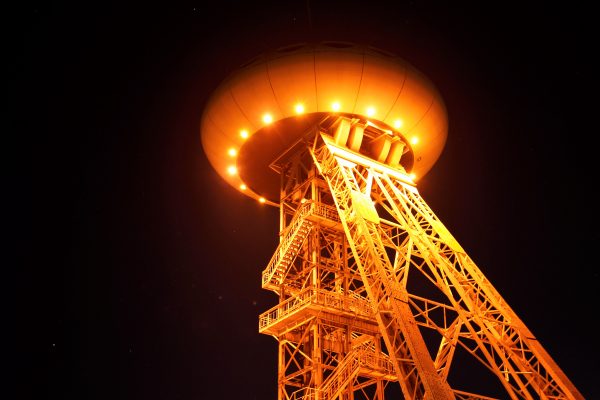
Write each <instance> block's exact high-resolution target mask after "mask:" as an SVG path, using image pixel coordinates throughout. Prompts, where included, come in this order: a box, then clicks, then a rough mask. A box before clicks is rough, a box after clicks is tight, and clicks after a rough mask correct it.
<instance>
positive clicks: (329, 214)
mask: <svg viewBox="0 0 600 400" xmlns="http://www.w3.org/2000/svg"><path fill="white" fill-rule="evenodd" d="M308 204H311V209H312V214H314V215H317V216H319V217H322V218H325V219H329V220H331V221H335V222H340V215H339V214H338V210H337V208H335V207H334V206H329V205H327V204H323V203H314V202H310V203H308Z"/></svg>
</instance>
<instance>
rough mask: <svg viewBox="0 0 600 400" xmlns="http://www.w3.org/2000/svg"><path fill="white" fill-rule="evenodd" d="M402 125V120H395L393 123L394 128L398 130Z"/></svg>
mask: <svg viewBox="0 0 600 400" xmlns="http://www.w3.org/2000/svg"><path fill="white" fill-rule="evenodd" d="M402 124H403V122H402V120H401V119H397V120H395V121H394V128H396V129H400V128H402Z"/></svg>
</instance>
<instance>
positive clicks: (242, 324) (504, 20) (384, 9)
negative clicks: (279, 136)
mask: <svg viewBox="0 0 600 400" xmlns="http://www.w3.org/2000/svg"><path fill="white" fill-rule="evenodd" d="M48 3H51V2H29V3H28V4H26V5H24V6H23V7H22V8H21V9H20V10H18V11H15V12H14V15H13V14H11V13H12V11H11V12H10V13H9V12H7V13H6V14H5V18H6V19H9V20H11V19H12V20H13V22H14V21H16V22H18V23H17V24H15V25H14V26H15V28H14V29H12V32H11V34H10V35H9V36H8V38H9V41H10V42H11V43H10V46H9V47H10V51H11V52H12V50H15V52H14V56H11V57H8V59H7V60H6V61H5V64H6V65H7V66H8V68H9V73H8V74H7V75H5V78H6V80H7V81H8V90H9V93H10V96H11V97H10V98H11V99H12V101H11V102H10V103H11V104H10V106H9V107H8V108H6V109H5V112H6V111H8V112H7V115H6V119H7V120H8V121H9V124H10V125H9V126H11V127H12V128H10V130H9V131H5V132H4V134H5V136H8V137H11V138H16V139H17V142H18V148H19V149H20V150H21V151H20V152H19V154H20V156H19V157H17V161H14V162H11V163H9V165H8V168H6V169H5V174H6V172H7V171H8V172H9V178H10V179H9V184H10V187H11V188H12V189H10V190H7V192H5V195H6V197H8V198H9V199H10V200H11V201H14V202H15V204H13V205H14V206H16V207H11V209H5V214H7V217H8V218H7V219H8V222H9V223H13V222H14V223H15V224H14V228H11V231H10V232H11V236H12V240H11V241H10V242H8V243H9V245H10V247H11V249H9V250H12V251H15V252H16V253H17V257H16V261H15V262H14V263H11V264H10V265H5V266H4V268H5V269H7V270H9V271H13V272H14V271H16V274H15V275H14V277H13V276H12V274H9V275H8V277H7V278H5V279H6V280H5V282H6V283H5V285H7V286H8V287H9V288H10V290H9V293H11V294H12V292H13V291H14V302H15V307H14V313H15V317H16V318H15V320H14V322H13V323H10V325H14V326H15V327H16V329H15V332H16V340H15V342H14V346H13V344H12V343H6V342H5V347H9V348H11V349H12V348H14V349H15V352H16V355H17V357H16V360H15V362H14V365H11V366H9V369H10V370H11V371H12V372H11V374H15V375H16V376H15V379H14V380H13V382H14V387H15V389H16V393H15V396H14V398H17V399H29V398H39V399H147V400H154V399H156V400H158V399H161V400H162V399H165V400H166V399H207V398H216V399H235V398H241V397H243V398H246V399H274V398H276V365H277V357H276V354H277V345H276V341H275V340H274V339H273V338H271V337H269V336H265V335H260V334H259V333H258V320H257V316H258V314H260V313H261V312H263V311H265V310H267V309H268V308H269V307H271V306H273V305H274V304H275V303H276V296H275V295H274V294H273V293H271V292H267V291H264V290H262V289H261V287H260V273H261V271H262V269H263V268H264V267H265V266H266V264H267V262H268V261H269V259H270V257H271V255H272V253H273V251H274V249H275V248H276V244H277V230H278V220H277V218H278V213H277V210H276V209H275V208H271V207H268V206H264V205H260V204H258V203H257V202H255V201H253V200H251V199H249V198H246V197H245V196H242V195H241V194H239V193H238V192H237V191H235V190H234V189H232V188H231V187H229V186H228V185H227V184H225V182H223V181H222V180H221V179H220V178H219V177H218V176H217V174H216V173H215V172H214V170H212V168H211V166H210V165H209V163H208V161H207V160H206V158H205V156H204V155H203V152H202V148H201V145H200V136H199V124H200V118H201V115H202V110H203V107H204V105H205V103H206V101H207V99H208V97H209V96H210V94H211V92H212V91H213V90H214V89H215V88H216V87H217V86H218V84H219V83H220V82H221V81H222V80H223V79H224V78H225V77H226V76H227V75H228V74H229V72H231V71H232V70H234V69H235V68H236V67H238V66H239V65H241V64H242V63H244V62H245V61H247V60H248V59H250V58H252V57H253V56H255V55H258V54H260V53H262V52H264V51H268V50H271V49H274V48H277V47H281V46H284V45H289V44H294V43H298V42H313V41H323V40H343V41H352V42H356V43H360V44H367V45H372V46H375V47H379V48H382V49H385V50H388V51H390V52H393V53H395V54H398V55H399V56H401V57H403V58H404V59H406V60H407V61H409V62H410V63H412V64H413V65H414V66H416V67H417V68H418V69H419V70H421V71H422V72H423V73H424V74H425V75H427V76H428V77H429V78H430V79H431V80H432V81H433V82H434V83H435V85H436V86H437V87H438V89H439V91H440V93H441V94H442V97H443V98H444V100H445V102H446V106H447V109H448V114H449V135H448V142H447V145H446V147H445V149H444V152H443V154H442V156H441V157H440V159H439V161H438V162H437V164H436V165H435V166H434V167H433V169H432V170H431V171H430V173H429V174H428V175H427V176H425V177H424V178H422V179H421V180H420V181H419V182H418V184H419V189H420V191H421V194H422V196H423V197H424V198H425V200H426V201H427V202H428V203H429V205H430V206H431V207H432V208H433V210H434V211H435V212H436V213H437V215H438V216H439V217H440V219H441V220H442V221H443V222H444V223H445V224H446V226H447V227H448V228H449V230H450V231H451V232H452V233H453V234H454V236H455V237H456V238H457V240H458V241H459V242H460V243H461V244H462V246H463V247H464V248H465V249H466V250H467V252H468V253H469V255H470V256H471V257H472V258H473V259H474V261H475V262H476V263H477V264H478V266H479V267H480V268H481V269H482V270H483V272H484V274H485V275H486V276H487V277H488V278H489V279H490V281H491V282H492V283H493V284H494V285H495V287H496V288H497V289H498V290H499V291H500V293H501V294H502V295H503V297H504V298H505V299H506V300H507V301H508V303H509V304H510V305H511V306H512V307H513V309H514V310H515V311H516V312H517V314H518V315H519V316H520V317H521V318H522V319H523V320H524V322H525V323H526V324H527V326H528V327H529V328H530V329H531V330H532V331H533V333H534V334H535V335H536V336H537V337H538V339H539V340H540V341H541V343H542V345H543V346H544V347H545V348H546V349H547V350H548V351H549V353H550V354H551V356H552V357H553V358H554V360H555V361H556V362H557V363H558V364H559V365H560V366H561V368H562V369H563V370H564V372H565V373H566V374H567V376H569V378H570V379H571V380H572V381H573V383H574V384H575V385H576V386H577V387H578V388H579V390H580V391H581V392H582V393H583V395H584V396H585V397H586V398H587V399H598V398H600V385H598V376H599V373H600V368H599V367H598V364H597V360H598V359H599V356H600V352H599V350H598V339H597V335H598V329H597V328H595V327H594V324H595V319H596V318H597V314H598V306H600V302H599V293H600V288H599V286H600V284H599V283H600V277H599V272H598V268H599V267H600V265H599V264H600V263H599V262H598V256H597V250H598V242H599V239H600V238H599V234H598V229H599V226H600V224H599V219H598V216H597V197H596V195H595V190H597V188H596V186H597V185H598V182H599V180H598V176H597V172H598V167H597V161H598V156H597V154H598V150H597V145H596V144H594V141H593V139H594V138H596V137H597V135H598V134H599V131H598V126H597V120H598V116H597V115H598V94H597V93H598V78H597V76H598V72H597V69H596V67H597V65H595V63H594V62H593V58H594V56H595V55H596V54H595V53H597V51H598V43H597V41H596V39H595V37H594V34H595V33H597V32H596V31H597V21H595V20H593V15H592V14H593V12H592V11H591V10H590V9H585V8H572V6H571V5H570V4H569V3H566V2H561V3H560V4H558V5H554V6H549V5H546V4H542V3H540V4H539V5H538V6H532V5H530V6H527V7H525V8H524V6H523V5H522V4H520V2H515V3H510V4H509V3H504V2H490V3H489V4H485V5H484V3H488V2H477V3H475V2H474V3H461V4H460V5H456V4H452V5H450V4H449V3H452V2H446V3H448V5H445V6H441V5H439V4H435V3H433V2H422V1H413V2H400V1H394V2H390V1H362V2H361V1H345V2H317V1H311V2H308V1H289V2H284V1H279V2H277V1H253V2H244V3H241V2H237V1H232V0H221V1H218V2H214V3H211V4H210V5H206V4H205V2H201V1H197V2H192V1H190V2H184V3H181V2H164V3H162V4H160V3H156V2H146V3H138V4H135V3H131V2H129V4H127V5H123V4H118V3H114V4H113V3H110V2H97V3H95V4H86V5H82V4H80V3H66V2H62V3H53V4H48ZM84 3H89V2H84ZM568 4H569V5H568ZM12 17H14V18H12ZM11 54H12V53H11ZM4 152H5V153H7V155H8V156H9V157H8V158H10V156H11V155H14V154H13V152H14V150H13V149H11V148H10V147H9V146H8V145H7V147H5V149H4ZM13 210H16V211H13ZM7 325H8V323H7ZM11 329H12V328H11ZM9 376H10V375H9ZM11 380H12V379H11ZM465 389H467V388H465ZM482 394H493V393H482ZM9 397H13V396H9Z"/></svg>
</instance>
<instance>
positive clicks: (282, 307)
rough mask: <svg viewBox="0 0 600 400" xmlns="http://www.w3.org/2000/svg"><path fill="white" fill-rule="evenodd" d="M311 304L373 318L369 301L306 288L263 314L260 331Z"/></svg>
mask: <svg viewBox="0 0 600 400" xmlns="http://www.w3.org/2000/svg"><path fill="white" fill-rule="evenodd" d="M309 304H315V305H319V306H324V307H331V308H335V309H337V310H343V311H351V312H355V313H356V314H360V315H362V316H366V317H371V316H373V309H372V307H371V304H370V303H369V301H368V300H367V299H364V298H360V297H352V296H349V295H347V294H344V293H336V292H330V291H327V290H323V289H315V288H306V289H304V290H302V291H301V292H300V293H298V294H297V295H296V296H294V297H290V298H289V299H287V300H285V301H283V302H281V303H279V304H277V305H276V306H275V307H272V308H271V309H269V310H267V311H265V312H264V313H262V314H261V315H260V316H259V317H258V321H259V322H258V329H259V331H262V330H263V329H264V328H266V327H268V326H270V325H272V324H273V323H275V322H277V321H280V320H281V319H283V318H285V317H286V316H288V315H290V314H292V313H293V312H295V311H297V310H299V309H301V308H303V307H304V306H306V305H309Z"/></svg>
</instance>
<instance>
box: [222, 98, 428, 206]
mask: <svg viewBox="0 0 600 400" xmlns="http://www.w3.org/2000/svg"><path fill="white" fill-rule="evenodd" d="M341 107H342V105H341V104H340V103H339V102H337V101H335V102H333V103H331V109H332V110H333V111H339V110H340V109H341ZM294 111H295V112H296V114H297V115H300V114H304V104H302V103H297V104H296V105H295V106H294ZM366 114H367V116H368V117H372V116H374V115H375V107H367V109H366ZM262 121H263V122H264V123H265V125H269V124H270V123H272V122H273V116H272V115H271V114H270V113H265V114H263V117H262ZM402 124H403V122H402V120H401V119H397V120H395V121H394V128H396V129H400V128H401V127H402ZM240 137H241V138H242V139H244V140H245V139H248V137H250V133H249V132H248V130H247V129H242V130H240ZM410 142H411V144H412V145H416V144H417V143H419V138H418V137H416V136H413V137H412V138H411V139H410ZM237 153H238V151H237V149H236V148H235V147H230V148H229V149H227V155H228V156H229V157H232V158H235V157H236V156H237ZM237 173H238V170H237V167H236V166H235V164H231V165H229V166H228V167H227V174H228V175H230V176H236V175H237ZM410 178H411V179H415V175H414V174H410ZM239 188H240V190H242V191H244V190H246V189H248V186H246V184H244V183H242V184H240V186H239ZM258 201H259V202H260V203H265V202H266V199H265V198H264V197H259V198H258Z"/></svg>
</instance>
